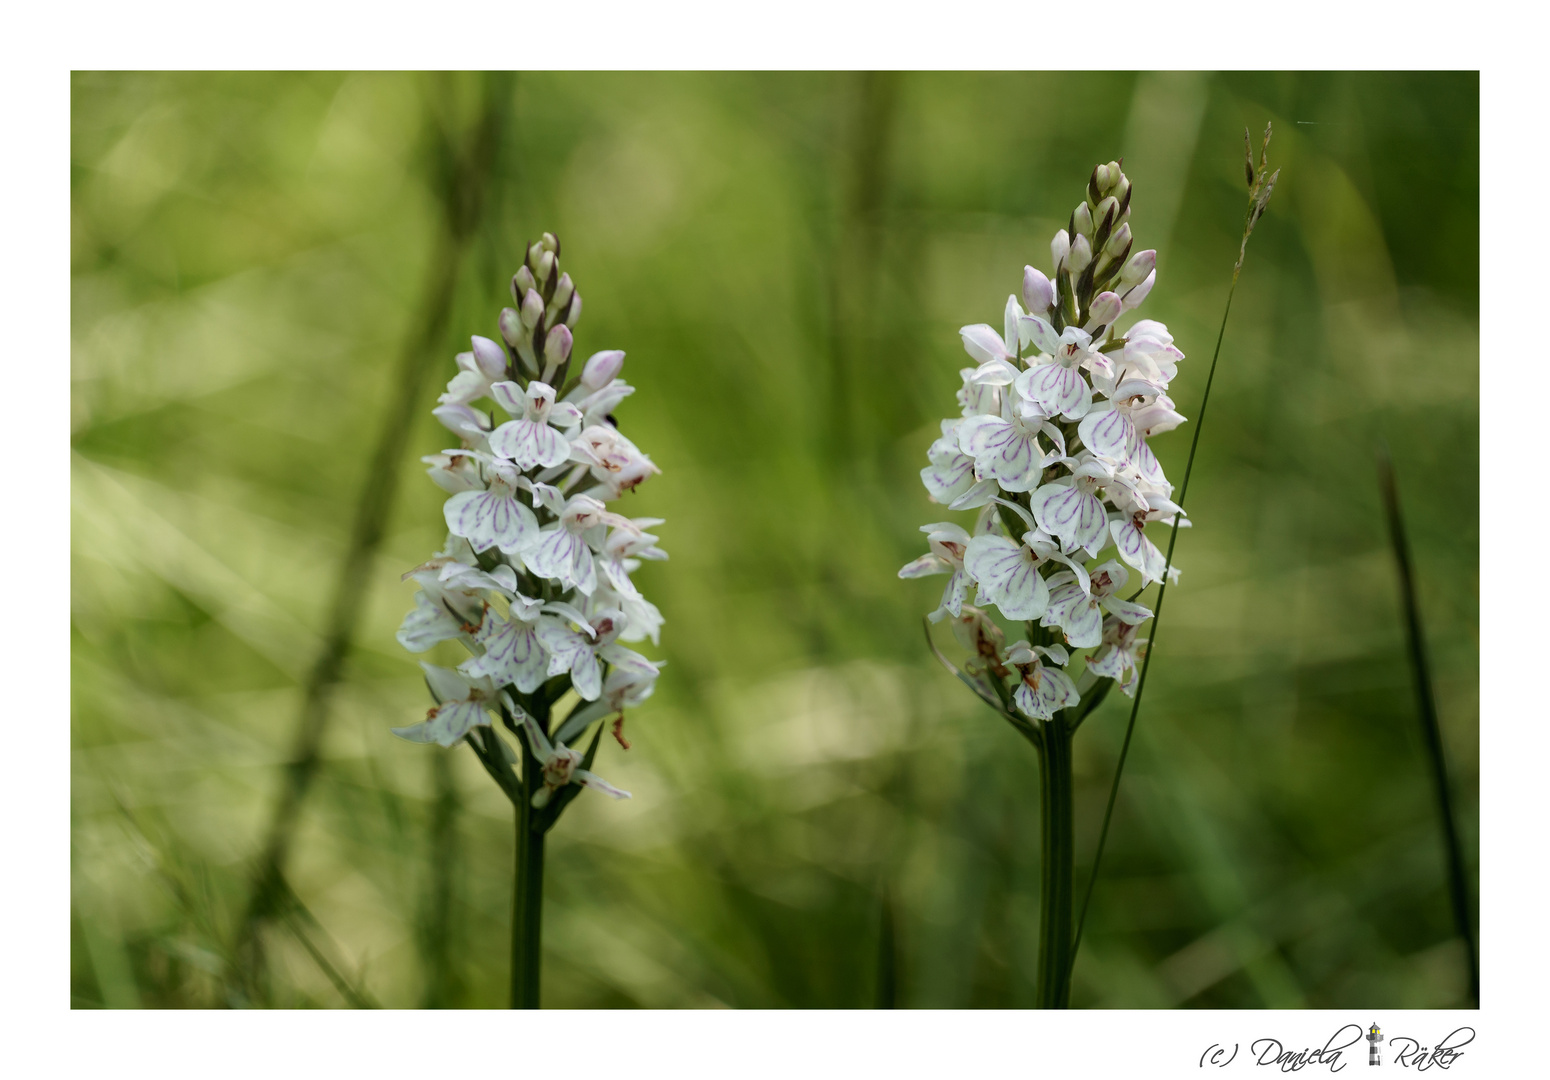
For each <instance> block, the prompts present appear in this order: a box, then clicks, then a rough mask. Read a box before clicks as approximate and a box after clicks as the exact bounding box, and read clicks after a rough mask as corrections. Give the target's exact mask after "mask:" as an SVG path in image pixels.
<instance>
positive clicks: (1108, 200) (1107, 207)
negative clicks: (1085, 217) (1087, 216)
mask: <svg viewBox="0 0 1550 1080" xmlns="http://www.w3.org/2000/svg"><path fill="white" fill-rule="evenodd" d="M1092 213H1093V221H1094V222H1096V223H1097V224H1095V225H1094V226H1093V228H1094V231H1096V230H1098V229H1100V228H1102V227H1103V222H1104V220H1105V219H1107V218H1110V217H1111V215H1112V217H1114V218H1117V217H1119V200H1118V199H1116V198H1115V197H1114V196H1113V195H1107V196H1105V197H1104V199H1103V201H1102V202H1101V203H1099V204H1098V205H1097V206H1095V207H1093V212H1092ZM1109 228H1110V229H1111V230H1112V229H1113V228H1114V222H1113V221H1112V220H1110V221H1109Z"/></svg>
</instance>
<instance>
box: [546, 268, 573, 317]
mask: <svg viewBox="0 0 1550 1080" xmlns="http://www.w3.org/2000/svg"><path fill="white" fill-rule="evenodd" d="M575 291H576V286H575V284H574V283H573V282H572V281H571V279H570V275H569V274H561V275H560V281H559V284H557V285H556V286H555V287H554V299H552V300H550V301H549V303H551V304H553V305H554V309H555V310H556V311H559V310H560V309H561V308H563V307H565V304H566V302H567V301H568V300H570V298H571V294H572V293H574V292H575Z"/></svg>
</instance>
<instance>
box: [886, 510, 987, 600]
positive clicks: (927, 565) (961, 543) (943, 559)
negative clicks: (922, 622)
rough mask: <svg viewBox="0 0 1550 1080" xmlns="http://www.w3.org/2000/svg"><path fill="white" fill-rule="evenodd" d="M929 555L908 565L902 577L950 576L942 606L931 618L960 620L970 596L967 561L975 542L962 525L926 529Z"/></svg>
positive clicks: (948, 523)
mask: <svg viewBox="0 0 1550 1080" xmlns="http://www.w3.org/2000/svg"><path fill="white" fill-rule="evenodd" d="M920 531H921V532H923V533H925V534H926V543H927V546H929V547H930V548H931V550H930V551H929V552H927V553H926V554H925V555H922V556H921V557H920V558H918V559H913V560H911V561H910V562H907V563H905V564H904V565H903V566H902V567H900V569H899V577H901V578H904V579H906V580H908V579H909V578H918V577H929V576H931V575H933V574H949V575H951V576H950V577H949V578H948V579H947V587H946V588H945V589H943V590H942V603H941V604H940V605H939V606H938V607H937V609H936V610H935V611H933V612H932V613H931V614H930V615H928V616H927V618H929V619H930V620H931V621H932V622H941V621H942V620H943V619H944V618H946V617H947V616H949V615H951V616H953V617H954V618H957V617H958V616H959V615H960V614H961V613H962V611H963V601H964V597H965V596H967V595H968V591H969V578H968V575H967V574H966V573H965V572H964V566H963V560H964V555H965V553H966V552H967V551H968V549H969V546H970V544H971V543H972V542H973V538H972V537H970V536H969V534H968V533H967V532H965V531H964V528H963V526H962V525H958V524H955V523H953V522H951V521H941V522H937V523H936V524H935V525H922V526H921V527H920Z"/></svg>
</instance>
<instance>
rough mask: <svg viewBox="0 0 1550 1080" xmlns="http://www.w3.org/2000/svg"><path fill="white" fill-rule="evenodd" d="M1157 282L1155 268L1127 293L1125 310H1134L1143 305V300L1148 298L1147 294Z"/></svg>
mask: <svg viewBox="0 0 1550 1080" xmlns="http://www.w3.org/2000/svg"><path fill="white" fill-rule="evenodd" d="M1155 284H1157V271H1156V270H1153V271H1152V272H1151V273H1150V274H1148V275H1146V280H1145V281H1143V282H1141V284H1139V285H1137V286H1136V287H1135V288H1134V289H1131V290H1130V291H1129V292H1128V293H1126V294H1125V310H1126V311H1134V310H1135V309H1136V308H1138V307H1140V306H1141V301H1143V300H1145V299H1146V294H1147V293H1149V292H1151V291H1152V286H1153V285H1155Z"/></svg>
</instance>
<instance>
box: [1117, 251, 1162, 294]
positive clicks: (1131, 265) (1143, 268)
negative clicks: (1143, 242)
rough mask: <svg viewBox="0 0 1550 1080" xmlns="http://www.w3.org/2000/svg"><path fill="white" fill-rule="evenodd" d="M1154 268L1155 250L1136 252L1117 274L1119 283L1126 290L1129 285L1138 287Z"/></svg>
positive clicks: (1155, 265) (1155, 260) (1155, 261)
mask: <svg viewBox="0 0 1550 1080" xmlns="http://www.w3.org/2000/svg"><path fill="white" fill-rule="evenodd" d="M1156 267H1157V249H1156V248H1147V249H1146V250H1145V251H1138V252H1136V253H1135V254H1134V255H1132V256H1131V257H1130V261H1129V262H1127V263H1126V264H1125V269H1123V270H1121V271H1120V272H1119V283H1120V284H1121V285H1122V286H1125V287H1127V288H1128V287H1129V286H1131V285H1139V284H1140V283H1141V282H1143V281H1145V280H1146V276H1147V275H1148V274H1150V273H1151V272H1152V271H1153V270H1154V269H1156Z"/></svg>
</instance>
